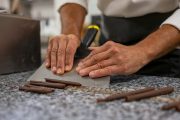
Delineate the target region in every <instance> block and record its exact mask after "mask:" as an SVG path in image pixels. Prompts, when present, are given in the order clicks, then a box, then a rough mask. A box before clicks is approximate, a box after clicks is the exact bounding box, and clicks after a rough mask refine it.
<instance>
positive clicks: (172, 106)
mask: <svg viewBox="0 0 180 120" xmlns="http://www.w3.org/2000/svg"><path fill="white" fill-rule="evenodd" d="M178 105H180V102H172V103H169V104H168V105H164V106H162V108H161V110H170V109H175V108H176V107H178Z"/></svg>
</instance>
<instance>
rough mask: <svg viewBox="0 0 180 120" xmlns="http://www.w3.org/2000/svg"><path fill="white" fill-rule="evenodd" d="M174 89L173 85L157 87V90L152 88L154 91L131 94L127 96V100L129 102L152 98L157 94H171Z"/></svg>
mask: <svg viewBox="0 0 180 120" xmlns="http://www.w3.org/2000/svg"><path fill="white" fill-rule="evenodd" d="M173 91H174V88H173V87H164V88H160V89H157V90H152V91H149V92H144V93H140V94H135V95H130V96H127V97H126V98H125V100H126V101H127V102H129V101H134V100H141V99H145V98H151V97H155V96H159V95H166V94H170V93H172V92H173Z"/></svg>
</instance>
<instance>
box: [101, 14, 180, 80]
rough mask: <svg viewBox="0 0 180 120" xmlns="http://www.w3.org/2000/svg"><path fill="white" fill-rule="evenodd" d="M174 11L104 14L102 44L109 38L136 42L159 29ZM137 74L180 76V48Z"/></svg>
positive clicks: (124, 42) (119, 41)
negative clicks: (124, 16) (125, 16)
mask: <svg viewBox="0 0 180 120" xmlns="http://www.w3.org/2000/svg"><path fill="white" fill-rule="evenodd" d="M173 12H174V11H172V12H169V13H153V14H148V15H145V16H142V17H134V18H121V17H108V16H103V24H102V30H103V32H102V34H101V38H100V45H102V44H104V43H105V42H107V40H113V41H114V42H117V43H121V44H124V45H133V44H136V43H137V42H139V41H141V40H143V39H144V38H145V37H146V36H148V35H149V34H151V33H152V32H154V31H155V30H157V29H158V28H159V26H160V25H161V24H162V23H163V22H164V21H165V20H166V19H167V18H168V17H169V16H170V15H171V14H172V13H173ZM142 52H143V51H142ZM136 74H141V75H155V76H170V77H180V50H179V49H175V50H174V51H172V52H171V53H169V54H167V55H165V56H164V57H161V58H159V59H157V60H154V61H152V62H151V63H149V64H148V65H146V66H145V67H143V68H142V69H141V70H140V71H139V72H137V73H136Z"/></svg>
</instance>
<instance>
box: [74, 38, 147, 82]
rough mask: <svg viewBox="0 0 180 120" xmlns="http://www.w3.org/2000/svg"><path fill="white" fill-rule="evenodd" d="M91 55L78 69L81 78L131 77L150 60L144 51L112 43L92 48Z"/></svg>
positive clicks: (135, 47)
mask: <svg viewBox="0 0 180 120" xmlns="http://www.w3.org/2000/svg"><path fill="white" fill-rule="evenodd" d="M90 49H91V50H92V51H91V53H90V54H89V55H88V56H87V57H86V58H85V59H83V60H82V61H81V62H80V63H79V64H78V67H77V68H76V71H77V72H78V73H79V75H81V76H90V77H91V78H97V77H103V76H108V75H129V74H133V73H135V72H137V71H138V70H140V69H141V68H142V67H143V66H144V65H146V64H147V63H148V62H149V60H148V58H147V56H146V54H145V53H144V51H143V50H142V49H141V48H140V47H137V46H136V45H134V46H125V45H122V44H119V43H115V42H112V41H108V42H106V43H105V44H104V45H102V46H100V47H91V48H90Z"/></svg>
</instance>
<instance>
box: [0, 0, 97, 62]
mask: <svg viewBox="0 0 180 120" xmlns="http://www.w3.org/2000/svg"><path fill="white" fill-rule="evenodd" d="M88 1H89V6H88V15H87V17H86V20H85V24H84V27H83V32H85V31H86V27H87V25H89V24H93V23H98V22H99V21H100V16H99V15H100V11H99V10H98V8H97V5H96V4H97V3H96V0H88ZM60 2H61V0H0V12H3V13H4V12H6V13H7V14H9V13H11V14H16V15H20V16H25V17H30V18H32V19H36V20H40V23H41V56H42V60H43V59H44V56H45V53H46V48H47V44H48V39H49V37H51V36H53V35H57V34H60V32H61V24H60V16H59V13H58V9H59V5H60ZM82 34H83V33H82Z"/></svg>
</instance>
